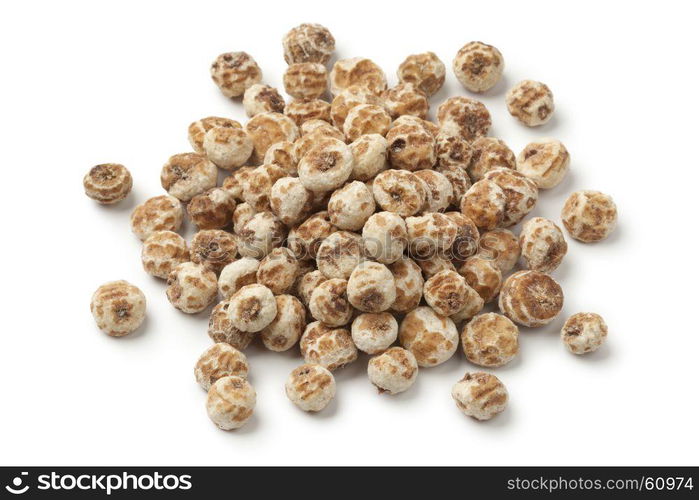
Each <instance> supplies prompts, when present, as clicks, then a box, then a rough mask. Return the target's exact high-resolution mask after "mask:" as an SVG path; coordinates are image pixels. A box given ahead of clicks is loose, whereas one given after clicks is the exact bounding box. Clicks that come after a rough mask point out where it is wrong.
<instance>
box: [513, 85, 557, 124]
mask: <svg viewBox="0 0 699 500" xmlns="http://www.w3.org/2000/svg"><path fill="white" fill-rule="evenodd" d="M505 102H506V103H507V110H508V111H509V112H510V114H511V115H512V116H514V117H515V118H517V119H518V120H519V121H520V122H521V123H523V124H524V125H526V126H527V127H536V126H539V125H543V124H544V123H546V122H548V121H549V120H550V119H551V117H552V116H553V110H554V104H553V93H552V92H551V89H549V88H548V87H547V86H546V85H544V84H543V83H541V82H535V81H533V80H522V81H521V82H519V83H518V84H517V85H515V86H514V87H512V88H511V89H510V90H508V91H507V94H506V95H505Z"/></svg>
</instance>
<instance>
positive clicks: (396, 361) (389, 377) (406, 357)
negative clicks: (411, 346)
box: [367, 347, 418, 394]
mask: <svg viewBox="0 0 699 500" xmlns="http://www.w3.org/2000/svg"><path fill="white" fill-rule="evenodd" d="M417 371H418V367H417V360H416V359H415V355H413V353H412V352H410V351H408V350H406V349H403V348H402V347H392V348H390V349H389V350H387V351H386V352H384V353H383V354H379V355H378V356H374V357H373V358H371V359H370V360H369V366H368V368H367V373H368V375H369V381H370V382H371V383H372V384H374V385H375V386H376V387H377V389H378V390H379V393H387V394H398V393H401V392H404V391H407V390H408V389H410V387H411V386H412V385H413V384H414V383H415V379H417Z"/></svg>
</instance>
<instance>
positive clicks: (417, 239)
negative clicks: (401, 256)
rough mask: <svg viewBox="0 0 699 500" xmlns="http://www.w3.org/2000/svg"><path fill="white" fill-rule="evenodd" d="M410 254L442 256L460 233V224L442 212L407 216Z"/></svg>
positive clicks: (426, 256) (424, 256) (425, 256)
mask: <svg viewBox="0 0 699 500" xmlns="http://www.w3.org/2000/svg"><path fill="white" fill-rule="evenodd" d="M405 226H406V228H407V229H408V248H409V252H410V255H413V256H415V257H416V258H417V257H419V258H421V259H429V258H430V257H434V256H441V255H442V254H443V253H444V251H447V250H449V249H450V248H451V246H452V245H453V244H454V241H455V240H456V235H457V234H458V230H459V228H458V226H457V225H456V223H455V222H453V221H452V219H451V218H449V217H447V216H446V215H444V214H440V213H427V214H425V215H421V216H419V217H406V219H405Z"/></svg>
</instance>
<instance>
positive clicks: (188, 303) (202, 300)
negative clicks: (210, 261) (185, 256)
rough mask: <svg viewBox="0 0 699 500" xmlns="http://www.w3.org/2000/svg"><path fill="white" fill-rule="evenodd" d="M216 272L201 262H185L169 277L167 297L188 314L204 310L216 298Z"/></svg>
mask: <svg viewBox="0 0 699 500" xmlns="http://www.w3.org/2000/svg"><path fill="white" fill-rule="evenodd" d="M217 291H218V288H217V282H216V273H214V272H213V271H210V270H209V269H207V268H206V267H205V266H203V265H201V264H195V263H194V262H183V263H182V264H179V265H177V266H176V267H175V269H173V270H172V272H171V273H170V276H168V278H167V290H166V293H167V298H168V300H169V301H170V303H171V304H172V305H173V306H174V307H175V308H176V309H179V310H180V311H182V312H183V313H187V314H195V313H198V312H201V311H203V310H204V309H206V308H207V307H209V306H210V305H211V304H213V303H214V301H215V300H216V292H217Z"/></svg>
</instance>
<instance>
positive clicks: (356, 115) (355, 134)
mask: <svg viewBox="0 0 699 500" xmlns="http://www.w3.org/2000/svg"><path fill="white" fill-rule="evenodd" d="M390 126H391V115H389V114H388V113H387V112H386V110H385V109H384V108H383V107H381V106H377V105H375V104H359V105H358V106H355V107H353V108H352V109H350V111H349V113H347V117H346V118H345V122H344V124H343V126H342V127H343V128H342V130H343V132H344V134H345V137H347V139H348V140H349V141H356V140H357V139H359V137H361V136H363V135H366V134H379V135H386V132H388V129H389V128H390Z"/></svg>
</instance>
